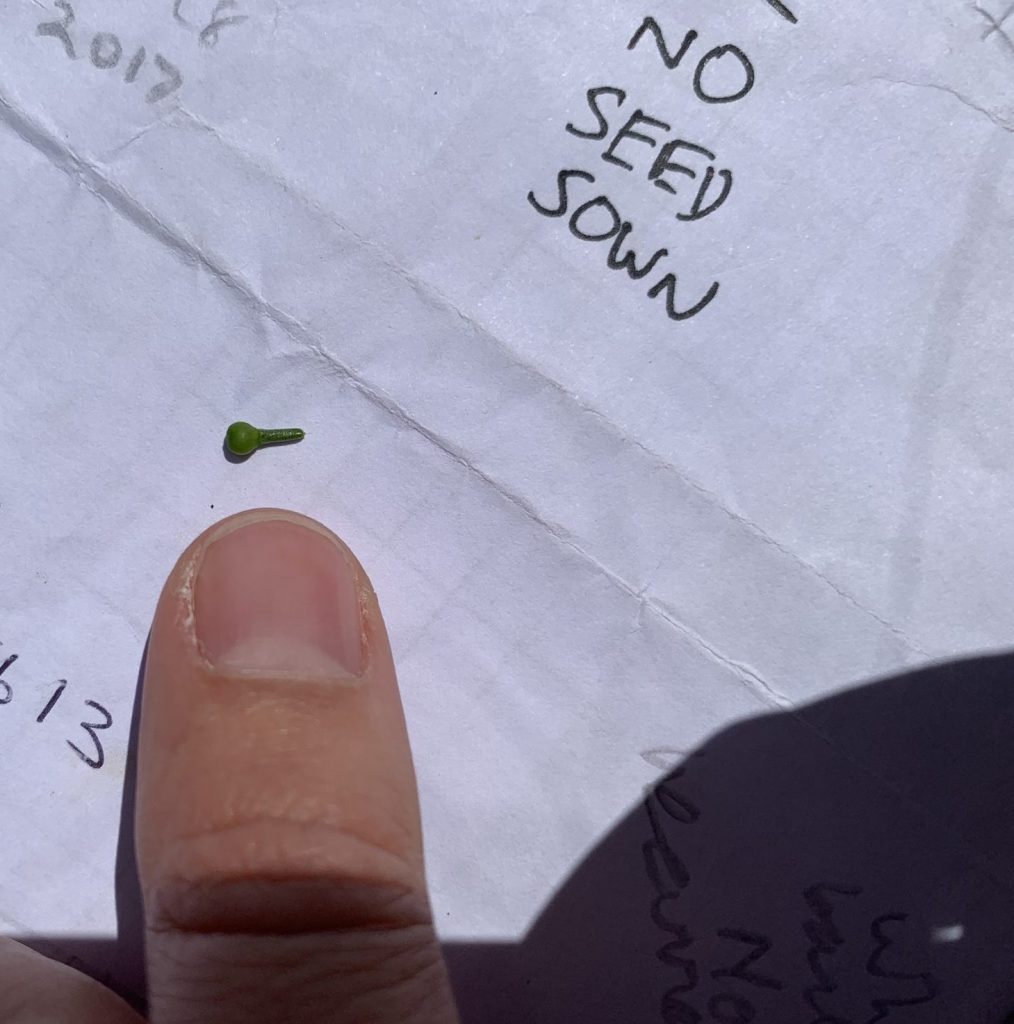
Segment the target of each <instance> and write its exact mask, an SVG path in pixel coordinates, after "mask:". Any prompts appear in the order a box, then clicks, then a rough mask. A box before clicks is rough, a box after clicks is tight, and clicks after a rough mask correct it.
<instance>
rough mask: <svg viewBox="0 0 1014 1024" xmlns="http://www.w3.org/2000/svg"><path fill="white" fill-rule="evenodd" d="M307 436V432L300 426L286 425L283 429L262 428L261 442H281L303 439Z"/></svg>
mask: <svg viewBox="0 0 1014 1024" xmlns="http://www.w3.org/2000/svg"><path fill="white" fill-rule="evenodd" d="M305 436H306V434H305V432H304V431H302V430H300V429H299V428H298V427H286V428H283V429H282V430H262V431H261V432H260V443H261V444H279V443H280V442H282V441H302V440H303V438H304V437H305Z"/></svg>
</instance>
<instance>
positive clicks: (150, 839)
mask: <svg viewBox="0 0 1014 1024" xmlns="http://www.w3.org/2000/svg"><path fill="white" fill-rule="evenodd" d="M215 545H218V546H217V547H216V546H215ZM331 545H336V546H337V549H338V552H339V553H340V556H341V558H342V559H344V564H345V565H346V566H347V567H348V571H350V572H351V574H352V577H351V578H352V581H353V584H354V586H351V587H350V588H349V589H348V594H347V595H346V597H345V598H344V599H343V600H345V602H346V605H348V602H349V601H350V600H351V601H353V602H354V604H355V605H356V606H357V607H356V608H354V609H353V610H352V612H350V613H349V614H358V617H359V621H358V624H356V628H353V629H352V630H351V631H350V628H349V623H348V622H347V621H345V622H341V623H337V622H336V623H335V624H334V629H335V630H336V633H335V636H336V637H338V639H337V640H336V641H335V645H334V650H337V651H339V654H340V655H341V654H342V652H345V654H344V655H343V656H345V657H346V660H347V652H348V650H349V649H351V648H350V645H351V646H354V647H356V649H357V651H358V650H359V646H360V645H361V658H360V660H359V662H358V664H356V665H355V671H354V672H348V671H343V670H340V669H336V668H335V666H334V664H332V663H331V662H330V661H329V660H328V659H327V658H324V659H323V660H322V661H321V663H320V665H318V664H317V663H316V662H314V661H312V660H309V661H308V660H307V658H305V657H303V656H302V654H301V653H300V651H301V650H302V649H301V648H298V649H297V648H294V650H296V656H295V657H294V660H295V661H298V662H299V663H300V667H299V668H297V669H296V670H293V671H289V670H288V669H287V668H286V667H285V666H284V665H275V666H274V667H273V668H272V669H271V671H270V672H267V673H266V672H264V671H259V672H252V671H248V670H247V669H245V668H237V667H235V666H233V665H231V664H229V663H228V651H227V650H226V648H228V646H229V644H231V643H232V641H233V640H234V639H235V637H233V636H231V635H230V637H229V638H228V639H227V640H223V641H222V643H221V644H220V645H219V644H218V641H217V639H216V638H215V637H214V636H212V637H210V639H209V630H210V631H211V632H215V630H218V631H219V632H222V631H224V632H225V633H228V632H229V630H228V628H226V627H225V626H220V623H221V622H224V621H225V620H226V619H228V617H229V615H230V614H231V612H230V609H229V608H228V607H226V608H222V607H219V605H220V603H221V602H223V601H226V600H228V599H229V598H228V595H229V587H230V586H231V583H232V581H230V580H229V579H225V578H223V577H222V572H221V571H219V568H218V567H219V565H220V564H225V563H224V562H223V561H222V560H223V558H224V557H225V556H224V555H221V554H220V553H221V552H229V554H228V559H227V560H226V561H227V562H228V564H229V565H232V564H233V563H234V562H235V561H236V558H237V556H240V571H241V573H242V574H243V575H244V577H245V576H246V575H247V574H249V575H250V578H251V579H253V580H255V581H257V585H256V586H254V587H253V588H252V589H253V590H254V591H257V588H258V587H261V588H262V589H263V590H264V593H265V597H264V600H265V601H274V602H276V603H275V604H274V605H272V607H273V608H274V609H275V610H276V611H277V612H278V614H279V615H281V616H282V617H286V616H288V617H289V619H290V620H292V619H293V616H292V614H291V613H292V608H291V607H290V605H291V602H292V601H295V602H299V601H304V600H305V601H306V602H307V607H306V609H305V610H300V616H296V617H295V618H297V619H300V620H301V616H302V613H303V611H305V614H306V615H307V616H313V615H314V614H316V610H315V607H314V606H315V605H316V604H319V601H317V600H316V599H315V598H314V596H313V595H314V594H315V593H316V594H318V595H319V594H320V593H321V591H320V585H319V581H318V582H314V583H313V584H312V585H309V584H308V586H307V587H306V588H302V589H301V581H302V579H303V578H304V577H305V578H307V579H310V578H311V577H312V576H313V574H314V573H315V572H317V569H318V567H319V565H320V564H321V563H322V562H323V561H326V560H327V559H329V558H331V557H333V555H334V549H333V548H332V547H331ZM260 567H263V568H264V572H263V573H261V572H260V571H259V568H260ZM216 573H217V576H216ZM265 579H267V580H270V581H273V582H272V583H271V584H270V585H266V584H264V580H265ZM276 584H277V587H276ZM315 587H316V588H317V589H316V590H314V588H315ZM287 588H288V589H287ZM248 589H249V588H248ZM276 589H277V590H280V591H281V592H282V594H283V598H282V599H280V598H279V596H278V593H277V592H276ZM289 591H291V592H292V595H293V596H292V597H291V598H286V597H284V595H285V594H287V593H288V592H289ZM349 595H353V596H349ZM233 598H235V594H233ZM239 599H240V600H241V601H242V602H253V604H251V605H250V607H252V608H254V612H255V613H257V608H258V607H259V606H258V605H257V602H258V601H259V597H258V596H257V593H253V594H249V593H247V591H246V590H243V591H242V592H241V593H240V594H239ZM279 600H282V604H280V605H279V604H278V603H277V602H278V601H279ZM232 611H234V609H233V610H232ZM209 623H211V624H213V625H212V626H209V625H208V624H209ZM287 628H288V629H290V630H291V629H292V628H294V627H293V626H292V625H291V623H290V626H289V627H287ZM357 630H358V632H357ZM199 637H200V639H199ZM217 646H220V647H221V648H222V651H217ZM209 652H216V653H214V654H211V653H209ZM222 652H225V653H222ZM269 653H270V652H269ZM220 654H221V657H219V655H220ZM264 654H265V652H264V651H263V650H261V651H259V652H258V654H257V656H258V657H262V656H264ZM356 657H357V658H358V657H359V654H358V653H357V654H356ZM138 768H139V771H138V796H137V847H138V865H139V871H140V876H141V887H142V892H143V896H144V904H145V913H146V923H147V929H148V950H147V954H148V978H149V1005H150V1013H151V1019H152V1020H153V1021H154V1022H156V1024H181V1022H184V1021H186V1022H191V1021H194V1022H196V1021H201V1022H207V1024H218V1022H222V1024H229V1022H232V1021H240V1020H242V1021H244V1022H257V1021H272V1022H279V1021H285V1022H291V1024H309V1022H316V1021H328V1022H329V1024H334V1022H342V1021H353V1020H354V1021H367V1020H369V1021H378V1022H384V1021H395V1020H397V1021H407V1022H416V1021H419V1022H422V1021H427V1022H431V1021H432V1022H441V1024H445V1022H449V1021H453V1020H454V1019H455V1016H454V1011H453V1003H452V1000H451V997H450V994H449V987H448V984H447V979H446V971H445V968H444V964H443V961H442V957H441V955H440V951H439V946H438V944H437V942H436V939H435V937H434V933H433V927H432V917H431V913H430V909H429V903H428V897H427V893H426V883H425V874H424V866H423V851H422V838H421V829H420V822H419V810H418V799H417V794H416V785H415V777H414V772H413V768H412V760H411V753H410V750H409V745H408V738H407V734H406V731H405V724H404V718H403V714H402V709H401V701H400V697H399V695H398V687H397V682H396V678H395V673H394V666H393V663H392V659H391V652H390V647H389V644H388V640H387V634H386V630H385V628H384V623H383V619H382V617H381V614H380V609H379V606H378V604H377V598H376V595H375V593H374V591H373V587H372V586H371V584H370V582H369V579H368V578H367V576H366V574H365V572H364V571H363V569H362V567H361V566H360V565H359V563H358V561H357V560H356V559H355V557H354V555H352V553H351V552H350V551H349V550H348V548H347V547H345V545H344V544H342V542H341V541H340V540H339V539H338V538H337V537H335V536H334V534H332V533H331V532H330V531H328V530H327V529H326V528H325V527H323V526H321V525H320V524H319V523H317V522H315V521H314V520H310V519H307V518H305V517H302V516H299V515H297V514H295V513H290V512H284V511H280V510H265V509H262V510H254V511H251V512H245V513H241V514H240V515H239V516H234V517H231V518H230V519H227V520H223V521H222V522H221V523H218V524H216V525H215V526H213V527H211V528H210V529H209V530H207V531H206V532H205V533H203V534H202V535H201V536H200V537H198V538H197V539H196V540H195V541H194V542H193V544H191V545H190V547H189V548H188V549H187V550H186V551H185V552H184V554H183V555H182V556H181V558H180V560H179V561H178V562H177V564H176V566H175V568H174V569H173V571H172V572H171V574H170V575H169V578H168V580H167V582H166V585H165V588H164V589H163V592H162V596H161V598H160V600H159V604H158V608H157V611H156V614H155V619H154V623H153V626H152V632H151V639H150V644H149V650H148V660H147V668H146V674H145V682H144V696H143V706H142V715H141V727H140V740H139V751H138Z"/></svg>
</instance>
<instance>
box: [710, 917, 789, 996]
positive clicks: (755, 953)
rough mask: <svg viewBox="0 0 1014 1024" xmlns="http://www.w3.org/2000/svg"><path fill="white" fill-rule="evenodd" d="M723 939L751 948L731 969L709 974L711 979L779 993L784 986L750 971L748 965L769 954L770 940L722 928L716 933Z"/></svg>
mask: <svg viewBox="0 0 1014 1024" xmlns="http://www.w3.org/2000/svg"><path fill="white" fill-rule="evenodd" d="M718 934H719V936H720V937H721V938H723V939H730V940H732V941H733V942H740V943H744V944H746V945H747V946H750V947H752V948H751V949H750V951H749V952H748V953H747V954H746V956H744V957H742V959H740V960H738V961H737V962H736V963H735V964H733V966H732V967H720V968H718V969H717V970H714V971H712V972H711V977H712V978H736V979H737V980H738V981H743V982H746V984H748V985H755V986H756V987H757V988H770V989H774V990H775V991H781V990H782V989H783V988H784V987H785V986H784V985H783V984H782V983H781V982H780V981H778V979H777V978H769V977H767V976H765V975H763V974H760V973H758V972H757V971H755V970H752V969H751V967H750V965H751V964H755V963H756V962H757V961H758V960H760V959H761V958H762V957H764V956H766V955H767V954H768V953H770V952H771V940H770V939H769V938H767V937H766V936H764V935H758V934H757V933H756V932H747V931H743V930H742V929H741V928H722V929H720V930H719V932H718Z"/></svg>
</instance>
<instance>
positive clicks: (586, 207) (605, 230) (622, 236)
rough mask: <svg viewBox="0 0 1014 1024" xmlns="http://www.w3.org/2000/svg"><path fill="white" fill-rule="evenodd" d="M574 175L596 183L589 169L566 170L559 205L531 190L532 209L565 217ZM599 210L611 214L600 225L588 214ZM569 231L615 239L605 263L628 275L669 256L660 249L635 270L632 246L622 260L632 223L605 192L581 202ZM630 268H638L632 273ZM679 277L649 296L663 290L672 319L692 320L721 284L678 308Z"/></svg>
mask: <svg viewBox="0 0 1014 1024" xmlns="http://www.w3.org/2000/svg"><path fill="white" fill-rule="evenodd" d="M573 178H579V179H581V180H582V181H588V182H591V183H594V181H595V177H594V175H592V174H589V173H588V172H587V171H579V170H563V171H560V172H559V173H558V174H557V176H556V186H557V205H556V206H555V207H553V206H548V205H546V204H545V203H543V202H541V201H540V200H539V199H537V198H536V196H535V193H534V191H532V192H529V193H528V202H529V203H530V204H531V206H532V208H533V209H535V210H536V211H538V212H539V213H540V214H542V216H543V217H563V216H566V214H567V210H568V208H569V203H570V195H569V193H568V182H569V181H570V180H571V179H573ZM594 210H599V211H602V212H604V213H606V214H607V215H608V221H606V222H605V225H606V226H603V223H602V222H600V223H598V226H597V227H593V226H592V222H591V218H590V217H589V216H588V215H589V214H590V213H591V212H592V211H594ZM567 226H568V228H569V230H570V233H571V234H572V235H573V236H574V237H575V238H577V239H580V240H581V241H582V242H605V241H609V240H610V239H613V238H616V239H617V241H615V242H614V243H613V245H612V247H611V248H610V250H609V253H608V255H607V257H606V265H607V266H608V267H609V268H610V269H612V270H619V269H625V270H626V271H627V273H628V275H629V276H630V277H631V278H633V279H635V280H638V279H639V278H641V277H643V276H645V275H646V274H647V273H649V272H650V271H651V270H653V269H654V267H655V265H656V264H657V263H658V261H659V260H660V259H662V258H663V256H666V255H668V250H667V249H659V250H657V251H656V252H655V253H654V255H653V256H652V257H651V258H650V259H649V260H648V261H647V263H646V264H645V266H644V267H642V268H641V271H643V273H642V272H641V271H638V270H636V262H637V255H636V253H635V252H634V250H633V248H631V249H628V251H627V253H626V254H625V255H624V257H623V258H622V260H621V259H620V258H619V249H620V247H621V246H622V245H623V244H624V243H625V241H626V239H627V237H628V236H629V234H630V232H631V231H632V230H633V225H632V224H631V223H630V222H629V221H626V220H623V218H622V217H621V216H620V213H619V211H618V210H617V209H616V207H615V206H614V205H613V203H612V201H611V200H610V199H609V198H608V197H607V196H605V195H598V196H595V197H593V198H592V199H590V200H588V201H586V202H584V203H582V204H581V205H580V206H579V207H577V209H575V210H574V212H573V213H572V214H571V216H570V220H569V221H568V224H567ZM631 268H635V269H634V270H633V272H632V270H631ZM676 289H677V278H676V275H675V274H674V273H672V272H670V273H667V274H665V275H664V276H663V277H661V278H660V279H659V280H658V281H657V282H656V283H655V284H654V285H652V287H651V288H649V289H648V292H647V294H648V297H649V298H652V299H653V298H655V297H656V296H658V295H661V294H662V293H663V292H664V293H665V297H666V312H667V314H668V316H669V318H670V319H671V320H675V321H681V320H689V319H690V318H691V317H694V316H696V315H697V314H698V313H700V312H701V310H703V309H704V308H705V307H706V306H707V305H708V304H709V303H710V302H711V301H712V300H713V299H714V297H715V296H716V295H717V294H718V289H719V284H718V282H717V281H715V282H713V283H712V285H711V286H710V287H709V288H708V290H707V292H706V293H705V295H704V297H703V298H701V299H700V300H698V302H696V303H695V304H693V305H692V306H689V307H687V308H686V309H678V308H677V306H676Z"/></svg>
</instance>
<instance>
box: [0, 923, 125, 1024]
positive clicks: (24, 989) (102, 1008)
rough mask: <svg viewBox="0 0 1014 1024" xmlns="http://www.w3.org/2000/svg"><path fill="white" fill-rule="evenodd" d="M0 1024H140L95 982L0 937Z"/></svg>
mask: <svg viewBox="0 0 1014 1024" xmlns="http://www.w3.org/2000/svg"><path fill="white" fill-rule="evenodd" d="M0 1024H144V1022H143V1021H142V1020H141V1018H140V1017H139V1016H138V1015H137V1014H136V1013H135V1012H134V1011H133V1010H132V1009H131V1008H130V1007H129V1006H127V1004H126V1003H125V1002H124V1001H123V1000H122V999H120V997H119V996H117V995H114V994H113V993H112V992H110V991H109V989H107V988H105V987H103V986H102V985H100V984H99V983H98V982H97V981H95V980H93V979H92V978H89V977H88V976H87V975H85V974H82V973H81V972H80V971H75V970H74V969H73V968H72V967H67V966H66V964H61V963H57V962H56V961H55V960H50V959H48V958H46V957H44V956H43V955H42V954H41V953H36V952H35V950H33V949H29V948H28V947H27V946H23V945H22V944H21V943H20V942H15V941H14V940H13V939H5V938H0Z"/></svg>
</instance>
